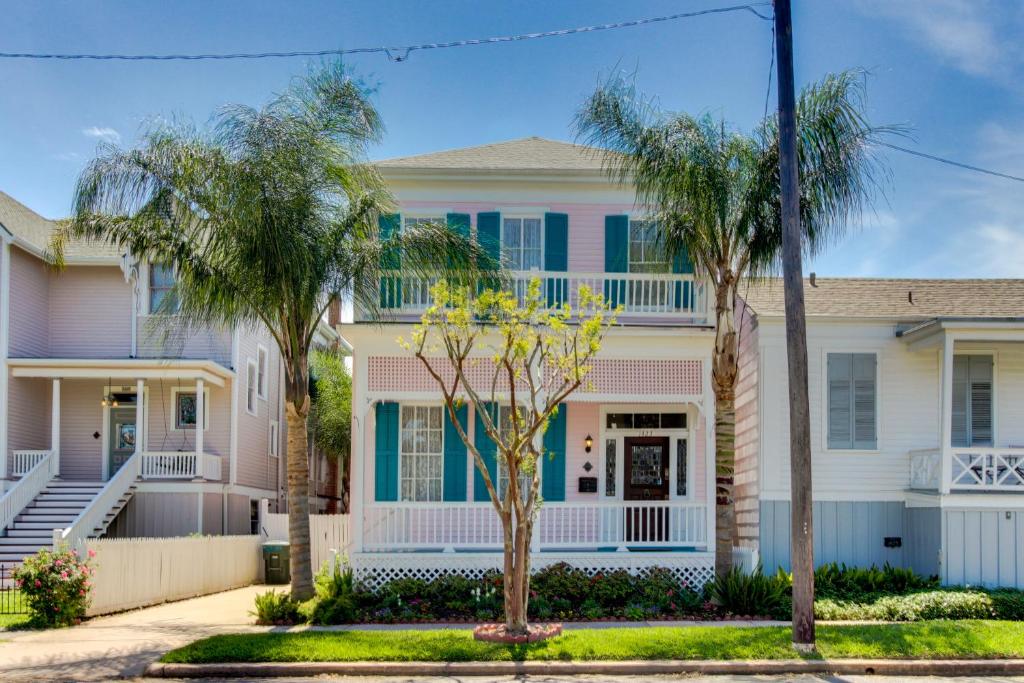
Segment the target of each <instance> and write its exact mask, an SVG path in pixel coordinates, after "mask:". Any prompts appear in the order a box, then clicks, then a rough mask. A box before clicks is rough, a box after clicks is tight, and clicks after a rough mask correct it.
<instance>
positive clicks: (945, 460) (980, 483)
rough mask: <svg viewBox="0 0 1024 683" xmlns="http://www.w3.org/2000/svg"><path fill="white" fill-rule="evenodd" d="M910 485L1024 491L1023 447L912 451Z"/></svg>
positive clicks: (931, 488)
mask: <svg viewBox="0 0 1024 683" xmlns="http://www.w3.org/2000/svg"><path fill="white" fill-rule="evenodd" d="M910 488H912V489H918V490H924V491H941V492H943V493H949V492H951V491H952V492H969V491H996V492H1002V493H1015V492H1016V493H1024V448H1022V447H1018V446H1009V447H1005V448H994V447H980V448H979V447H971V448H966V447H965V448H957V447H952V448H947V449H945V450H942V449H938V448H933V449H923V450H916V451H911V452H910Z"/></svg>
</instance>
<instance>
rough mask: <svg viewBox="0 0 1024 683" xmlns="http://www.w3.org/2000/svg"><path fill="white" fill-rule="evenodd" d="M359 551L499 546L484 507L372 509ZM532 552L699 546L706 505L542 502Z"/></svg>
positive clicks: (497, 529)
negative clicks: (362, 549)
mask: <svg viewBox="0 0 1024 683" xmlns="http://www.w3.org/2000/svg"><path fill="white" fill-rule="evenodd" d="M364 519H365V523H364V525H363V534H364V538H363V548H364V549H365V550H367V551H370V552H380V551H387V550H401V549H425V548H434V549H456V548H458V549H464V548H465V549H470V548H475V549H482V548H490V549H496V548H500V547H501V546H502V543H503V538H502V530H501V523H500V520H499V519H498V515H497V514H496V513H495V511H494V508H493V507H492V506H491V504H490V503H374V504H369V505H367V506H366V508H365V509H364ZM535 532H536V534H537V535H536V543H535V545H534V550H544V549H546V548H547V549H592V550H596V549H598V548H603V547H612V548H620V547H644V548H658V547H661V548H664V547H678V546H706V545H707V505H706V504H704V503H688V502H677V501H643V502H641V501H625V502H615V501H612V502H595V503H545V504H544V505H543V507H542V508H541V510H540V514H539V516H538V519H537V523H536V525H535Z"/></svg>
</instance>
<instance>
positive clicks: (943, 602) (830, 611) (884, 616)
mask: <svg viewBox="0 0 1024 683" xmlns="http://www.w3.org/2000/svg"><path fill="white" fill-rule="evenodd" d="M814 614H815V616H816V617H817V618H819V619H825V620H830V621H834V620H849V619H864V620H879V621H923V620H927V619H992V618H994V617H995V616H996V612H995V609H994V607H993V600H992V597H991V596H990V595H989V594H988V593H985V592H982V591H970V590H933V591H922V592H920V593H910V594H908V595H875V596H874V597H873V598H872V599H870V600H869V601H865V602H845V601H841V600H832V599H829V598H823V599H820V600H816V601H815V603H814Z"/></svg>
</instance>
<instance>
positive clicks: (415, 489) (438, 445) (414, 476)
mask: <svg viewBox="0 0 1024 683" xmlns="http://www.w3.org/2000/svg"><path fill="white" fill-rule="evenodd" d="M401 432H402V433H401V442H400V443H401V446H400V448H401V453H400V456H401V457H400V459H401V466H400V473H399V476H400V480H399V483H400V488H401V496H402V500H410V501H435V500H441V489H442V475H443V460H444V446H443V427H442V417H441V406H417V405H403V406H402V419H401Z"/></svg>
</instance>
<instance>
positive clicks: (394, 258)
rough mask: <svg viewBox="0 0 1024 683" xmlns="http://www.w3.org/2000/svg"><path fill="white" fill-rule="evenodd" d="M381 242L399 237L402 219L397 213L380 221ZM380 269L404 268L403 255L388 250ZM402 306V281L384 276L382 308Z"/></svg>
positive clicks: (381, 294)
mask: <svg viewBox="0 0 1024 683" xmlns="http://www.w3.org/2000/svg"><path fill="white" fill-rule="evenodd" d="M378 225H379V226H380V241H381V242H386V241H387V240H389V239H391V237H393V236H396V235H398V233H399V231H400V230H401V225H402V222H401V217H400V216H399V215H398V214H397V213H391V214H384V215H382V216H381V217H380V218H379V219H378ZM380 267H381V268H382V269H384V270H399V269H400V268H401V267H402V254H401V252H399V251H398V250H397V249H387V250H385V252H384V254H383V255H382V256H381V262H380ZM401 305H402V280H401V279H400V278H397V277H394V276H392V275H383V276H381V279H380V306H381V308H399V307H400V306H401Z"/></svg>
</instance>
